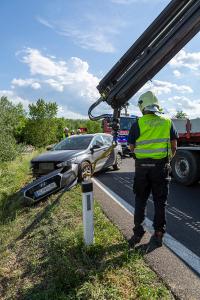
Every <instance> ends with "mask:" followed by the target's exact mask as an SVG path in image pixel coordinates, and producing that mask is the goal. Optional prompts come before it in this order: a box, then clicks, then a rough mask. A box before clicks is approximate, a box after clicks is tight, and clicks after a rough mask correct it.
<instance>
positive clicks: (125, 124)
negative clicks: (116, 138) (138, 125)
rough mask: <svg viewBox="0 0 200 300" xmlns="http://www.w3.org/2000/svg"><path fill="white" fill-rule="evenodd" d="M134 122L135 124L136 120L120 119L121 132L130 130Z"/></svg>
mask: <svg viewBox="0 0 200 300" xmlns="http://www.w3.org/2000/svg"><path fill="white" fill-rule="evenodd" d="M134 122H135V118H126V117H121V118H120V129H121V130H130V129H131V126H132V124H133V123H134Z"/></svg>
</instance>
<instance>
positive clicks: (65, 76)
mask: <svg viewBox="0 0 200 300" xmlns="http://www.w3.org/2000/svg"><path fill="white" fill-rule="evenodd" d="M20 54H21V59H20V61H21V62H23V63H25V64H27V66H28V67H29V69H30V74H31V75H32V76H31V78H27V79H16V78H15V79H13V81H12V85H13V86H14V87H15V88H18V92H19V94H24V92H25V91H24V87H26V86H31V87H32V88H35V92H34V98H35V99H38V98H41V97H42V98H44V99H54V101H56V102H57V103H58V104H59V105H60V106H62V107H63V108H64V109H65V113H66V111H68V112H70V114H71V115H73V113H74V116H75V115H77V116H78V115H80V116H81V115H87V110H88V108H89V105H90V104H91V103H93V102H94V101H95V100H96V99H97V98H98V97H99V93H98V91H97V89H96V86H97V85H98V83H99V78H97V77H96V76H94V75H93V74H92V73H91V72H90V71H89V64H88V63H87V62H86V61H83V60H81V59H80V58H78V57H71V58H70V59H68V60H66V61H64V60H58V59H56V58H55V57H54V56H53V57H50V56H49V55H43V54H42V53H41V52H40V51H39V50H37V49H31V48H28V49H25V50H23V51H22V52H20ZM33 75H36V76H37V78H34V76H33ZM38 78H39V79H38ZM39 85H40V87H41V89H40V91H37V90H36V88H39Z"/></svg>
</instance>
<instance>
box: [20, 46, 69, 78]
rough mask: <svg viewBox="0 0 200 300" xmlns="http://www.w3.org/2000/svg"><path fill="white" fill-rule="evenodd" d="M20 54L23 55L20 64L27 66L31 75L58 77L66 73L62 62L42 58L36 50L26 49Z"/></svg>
mask: <svg viewBox="0 0 200 300" xmlns="http://www.w3.org/2000/svg"><path fill="white" fill-rule="evenodd" d="M20 54H22V55H23V54H25V55H24V56H23V57H22V62H24V63H26V64H27V65H29V67H30V72H31V74H32V75H36V74H40V75H44V76H59V75H63V74H65V73H66V71H67V69H66V66H65V63H64V62H63V61H58V62H54V61H53V60H52V59H50V58H49V57H47V56H46V57H45V56H43V55H42V54H41V53H40V51H39V50H37V49H32V48H27V49H26V50H24V51H22V52H21V53H20Z"/></svg>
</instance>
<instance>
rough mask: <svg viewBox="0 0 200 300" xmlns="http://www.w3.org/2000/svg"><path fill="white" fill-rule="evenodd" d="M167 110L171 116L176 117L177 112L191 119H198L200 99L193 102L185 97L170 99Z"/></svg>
mask: <svg viewBox="0 0 200 300" xmlns="http://www.w3.org/2000/svg"><path fill="white" fill-rule="evenodd" d="M167 110H168V112H169V114H170V115H171V116H174V115H175V114H176V111H183V112H185V113H186V114H187V115H188V116H189V118H198V117H199V112H200V99H197V100H192V99H189V98H187V97H184V96H182V97H181V96H173V97H169V98H168V109H167Z"/></svg>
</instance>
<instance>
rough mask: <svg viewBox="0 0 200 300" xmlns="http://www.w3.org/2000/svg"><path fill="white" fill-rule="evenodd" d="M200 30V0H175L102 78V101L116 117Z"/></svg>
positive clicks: (92, 117) (92, 107) (91, 117)
mask: <svg viewBox="0 0 200 300" xmlns="http://www.w3.org/2000/svg"><path fill="white" fill-rule="evenodd" d="M199 31H200V0H181V1H180V0H172V1H171V2H170V3H169V4H168V5H167V6H166V8H165V9H164V10H163V11H162V12H161V13H160V15H159V16H158V17H157V18H156V19H155V20H154V21H153V23H152V24H151V25H150V26H149V27H148V28H147V29H146V30H145V31H144V33H143V34H142V35H141V36H140V37H139V38H138V39H137V40H136V42H135V43H134V44H133V45H132V46H131V47H130V48H129V50H128V51H127V52H126V53H125V54H124V55H123V56H122V57H121V59H120V60H119V61H118V62H117V63H116V64H115V65H114V66H113V67H112V69H111V70H110V71H109V72H108V73H107V75H106V76H105V77H104V78H103V79H102V80H101V81H100V83H99V85H98V86H97V89H98V90H99V93H100V95H101V97H100V99H99V100H97V101H96V102H95V103H94V104H93V105H92V106H91V107H90V109H89V111H88V114H89V117H90V119H93V120H94V119H100V118H102V117H104V116H105V115H101V116H98V117H94V116H92V114H91V111H92V110H93V109H94V108H95V107H96V106H97V105H98V104H99V103H100V102H102V101H105V102H107V104H109V105H110V106H111V107H112V108H113V109H114V117H117V115H118V114H119V110H120V109H121V108H122V107H123V106H124V105H125V104H126V103H127V102H128V100H129V99H130V98H131V97H132V96H133V95H134V94H135V93H137V91H138V90H139V89H140V88H141V87H142V86H143V85H144V84H145V83H146V82H147V81H148V80H150V79H152V78H153V77H154V76H155V75H156V74H157V73H158V72H159V71H160V70H161V69H162V68H163V67H164V66H165V65H166V64H167V63H168V62H169V61H170V60H171V59H172V58H173V57H174V56H175V55H176V54H177V53H178V52H179V51H180V50H181V49H182V48H183V47H184V46H185V45H186V44H187V43H188V42H189V41H190V40H191V39H192V38H193V37H194V36H195V35H196V34H197V33H198V32H199Z"/></svg>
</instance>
